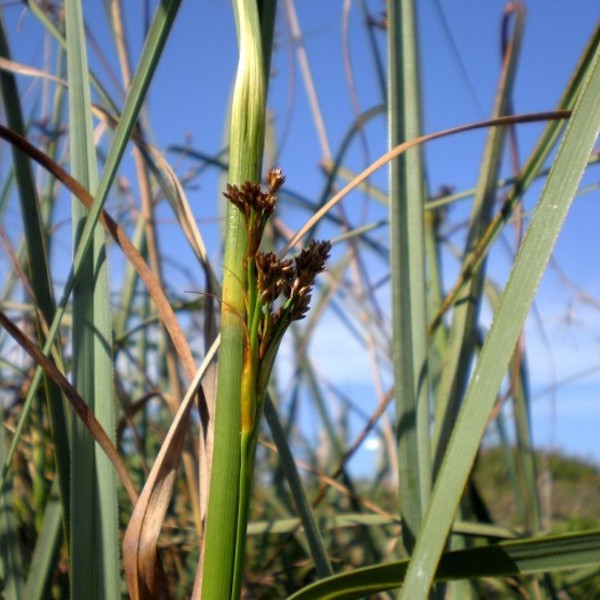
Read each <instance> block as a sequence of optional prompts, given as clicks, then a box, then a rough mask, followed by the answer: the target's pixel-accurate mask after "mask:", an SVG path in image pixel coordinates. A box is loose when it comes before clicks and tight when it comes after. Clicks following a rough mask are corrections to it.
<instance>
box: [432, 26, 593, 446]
mask: <svg viewBox="0 0 600 600" xmlns="http://www.w3.org/2000/svg"><path fill="white" fill-rule="evenodd" d="M599 43H600V24H598V26H597V27H596V29H595V30H594V32H593V34H592V36H591V37H590V39H589V41H588V43H587V45H586V47H585V49H584V51H583V53H582V55H581V57H580V59H579V62H578V64H577V66H576V67H575V70H574V72H573V75H572V77H571V79H570V80H569V84H568V86H567V88H566V89H565V91H564V93H563V95H562V96H561V99H560V101H559V103H558V109H559V110H561V109H562V110H564V109H569V110H570V109H572V108H573V105H574V103H575V100H576V99H577V97H578V95H579V92H580V90H581V85H582V83H583V81H584V80H585V76H586V73H587V72H588V69H589V65H590V64H591V62H592V61H593V58H594V52H595V49H596V47H597V46H598V44H599ZM563 126H564V123H563V122H562V121H561V120H555V119H551V120H549V121H548V123H547V124H546V126H545V128H544V131H543V132H542V134H541V135H540V137H539V139H538V142H537V144H536V146H535V148H534V149H533V150H532V152H531V154H530V156H529V158H528V160H527V162H526V163H525V165H524V166H523V168H522V170H521V175H520V177H518V178H517V179H516V180H515V181H512V182H511V185H512V186H513V187H512V190H511V192H510V194H509V196H508V197H507V199H506V201H505V202H504V205H503V207H502V209H501V210H500V211H498V213H497V214H496V216H495V217H494V219H493V220H492V222H491V223H490V225H489V227H488V229H487V231H486V232H485V234H484V236H483V238H482V239H481V241H480V242H479V244H478V245H477V247H476V248H474V250H473V252H472V254H471V256H470V257H469V258H468V259H467V260H465V261H464V263H463V265H462V271H461V274H460V276H459V277H458V280H457V282H456V283H455V285H454V287H453V289H452V290H451V291H450V293H449V294H448V295H447V296H446V298H445V299H444V302H443V304H442V306H441V308H440V310H439V311H438V313H437V314H436V315H435V317H434V318H433V320H432V321H431V323H430V325H429V333H432V332H433V331H434V330H435V329H436V328H437V327H438V326H439V325H440V323H441V318H442V316H443V315H444V314H445V312H446V311H447V310H448V308H449V307H450V306H451V305H453V304H454V303H455V302H456V298H457V297H458V295H459V293H460V292H461V291H462V289H463V287H464V285H465V284H466V282H467V281H468V280H469V278H470V276H471V274H472V273H473V271H474V270H476V269H477V266H478V265H479V263H480V262H481V260H482V259H483V258H484V257H485V256H486V255H487V251H488V250H489V248H490V246H491V244H492V243H493V242H494V240H495V239H496V238H497V237H498V235H499V234H500V232H501V231H502V228H503V227H504V225H505V224H506V221H507V220H508V219H509V218H510V216H511V214H512V210H513V208H514V207H515V205H516V204H517V202H519V201H520V199H521V197H522V194H523V192H524V191H525V190H526V189H527V188H528V187H529V186H530V185H531V183H532V182H533V181H534V180H535V179H536V178H537V177H539V176H540V175H543V174H546V170H545V169H544V168H543V167H544V163H545V162H546V160H547V159H548V156H549V155H550V152H551V151H552V149H553V148H554V146H555V144H556V141H557V140H558V137H559V136H560V134H561V132H562V130H563ZM590 158H592V157H590ZM435 435H436V436H437V435H438V434H437V433H436V434H435Z"/></svg>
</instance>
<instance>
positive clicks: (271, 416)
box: [265, 395, 333, 577]
mask: <svg viewBox="0 0 600 600" xmlns="http://www.w3.org/2000/svg"><path fill="white" fill-rule="evenodd" d="M265 418H266V420H267V423H268V424H269V429H270V430H271V434H272V435H273V441H274V442H275V445H276V446H277V451H278V452H279V460H280V461H281V468H282V469H283V471H284V473H285V477H286V479H287V481H288V484H289V486H290V491H291V492H292V495H293V497H294V502H295V503H296V508H297V510H298V514H299V515H300V521H301V523H302V525H303V526H304V532H305V534H306V537H307V540H308V544H309V547H310V551H311V556H312V559H313V560H314V561H315V569H316V571H317V575H318V576H319V577H327V576H329V575H333V569H332V568H331V563H330V562H329V557H328V556H327V551H326V548H325V544H324V543H323V538H322V537H321V532H320V531H319V527H318V524H317V521H316V518H315V514H314V512H313V511H312V508H311V506H310V501H309V500H308V498H307V496H306V493H305V491H304V488H303V486H302V482H301V480H300V475H299V474H298V469H297V468H296V463H295V461H294V457H293V455H292V451H291V449H290V447H289V444H288V441H287V437H286V435H285V431H284V429H283V427H282V425H281V423H280V421H279V416H278V415H277V409H276V408H275V406H274V405H273V402H272V400H271V398H270V396H268V395H267V398H266V400H265Z"/></svg>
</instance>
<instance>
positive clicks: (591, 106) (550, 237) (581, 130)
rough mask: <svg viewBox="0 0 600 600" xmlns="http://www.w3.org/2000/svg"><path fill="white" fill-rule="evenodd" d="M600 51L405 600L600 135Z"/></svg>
mask: <svg viewBox="0 0 600 600" xmlns="http://www.w3.org/2000/svg"><path fill="white" fill-rule="evenodd" d="M598 97H600V48H598V49H597V50H596V55H595V58H594V60H593V62H592V64H591V65H590V70H589V75H588V79H587V80H586V82H585V83H584V84H583V86H582V91H581V95H580V97H579V99H578V101H577V104H576V106H575V109H574V111H573V117H572V120H571V121H570V122H569V126H568V128H567V131H566V133H565V138H564V140H563V143H562V144H561V147H560V149H559V152H558V155H557V158H556V161H555V163H554V165H553V168H552V171H551V172H550V175H549V177H548V181H547V184H546V186H545V188H544V191H543V192H542V196H541V198H540V200H539V202H538V205H537V207H536V211H535V214H534V217H533V219H532V222H531V225H530V226H529V229H528V231H527V234H526V236H525V239H524V240H523V245H522V246H521V249H520V251H519V253H518V255H517V258H516V260H515V264H514V267H513V270H512V273H511V276H510V278H509V281H508V283H507V286H506V289H505V291H504V294H503V297H502V300H501V303H500V307H499V309H498V312H497V314H496V316H495V318H494V321H493V323H492V327H491V330H490V332H489V334H488V336H487V338H486V340H485V343H484V346H483V349H482V351H481V355H480V358H479V361H478V363H477V367H476V369H475V372H474V374H473V378H472V380H471V383H470V385H469V388H468V390H467V395H466V397H465V400H464V404H463V407H462V409H461V411H460V415H459V418H458V421H457V423H456V426H455V428H454V433H453V435H452V437H451V440H450V443H449V446H448V451H447V454H446V456H445V458H444V462H443V463H442V467H441V470H440V474H439V477H438V480H437V483H436V485H435V488H434V491H433V494H432V498H431V502H430V505H429V507H428V510H427V515H426V518H425V522H424V524H423V528H422V529H421V531H420V533H419V537H418V539H417V545H416V548H415V552H414V555H413V559H412V561H411V564H410V567H409V570H408V573H407V576H406V583H405V585H404V587H403V590H402V597H403V598H405V599H406V600H409V599H410V600H418V599H420V598H425V597H426V596H427V594H428V592H429V588H430V586H431V583H432V581H433V577H434V573H435V569H436V566H437V563H438V560H439V558H440V556H441V554H442V551H443V548H444V544H445V542H446V538H447V535H448V532H449V530H450V527H451V525H452V519H453V518H454V515H455V513H456V508H457V506H458V502H459V501H460V497H461V494H462V490H463V489H464V485H465V482H466V480H467V477H468V474H469V471H470V469H471V466H472V464H473V461H474V459H475V455H476V453H477V448H478V446H479V443H480V441H481V438H482V436H483V432H484V430H485V427H486V424H487V419H488V417H489V414H490V411H491V409H492V407H493V404H494V401H495V399H496V394H497V392H498V389H499V387H500V383H501V381H502V378H503V377H504V375H505V373H506V368H507V366H508V362H509V360H510V357H511V356H512V353H513V351H514V347H515V344H516V341H517V337H518V335H519V332H520V330H521V327H522V326H523V323H524V321H525V318H526V316H527V313H528V312H529V309H530V307H531V303H532V301H533V297H534V294H535V291H536V289H537V286H538V283H539V281H540V279H541V277H542V274H543V272H544V268H545V266H546V264H547V263H548V260H549V258H550V254H551V252H552V249H553V247H554V243H555V241H556V238H557V237H558V234H559V232H560V230H561V228H562V225H563V222H564V219H565V217H566V215H567V212H568V209H569V206H570V204H571V201H572V199H573V197H574V195H575V192H576V190H577V185H578V183H579V181H580V179H581V176H582V173H583V169H584V168H585V165H586V162H587V160H588V157H589V154H590V152H591V151H592V148H593V145H594V142H595V140H596V137H597V134H598V129H599V127H600V103H599V102H598Z"/></svg>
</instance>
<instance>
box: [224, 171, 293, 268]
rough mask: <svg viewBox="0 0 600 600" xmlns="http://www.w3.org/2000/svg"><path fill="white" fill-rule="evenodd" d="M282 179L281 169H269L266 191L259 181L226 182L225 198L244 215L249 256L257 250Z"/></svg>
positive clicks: (273, 207)
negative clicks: (240, 183) (232, 183)
mask: <svg viewBox="0 0 600 600" xmlns="http://www.w3.org/2000/svg"><path fill="white" fill-rule="evenodd" d="M284 181H285V177H284V176H283V174H282V172H281V169H271V170H270V171H269V172H268V173H267V186H268V190H267V191H266V192H263V190H262V188H261V186H260V183H254V182H252V181H245V182H244V183H243V184H242V185H241V187H240V186H237V185H231V184H229V183H228V184H227V191H226V192H223V195H224V196H225V198H227V199H228V200H229V201H230V202H231V203H232V204H234V205H235V206H237V208H239V210H240V212H241V213H242V215H243V216H244V220H245V221H246V229H247V230H248V255H249V256H254V255H255V254H256V253H257V252H258V247H259V245H260V240H261V238H262V235H263V232H264V230H265V226H266V224H267V221H268V220H269V218H270V217H271V215H272V214H273V211H274V210H275V204H276V203H277V192H278V191H279V188H281V186H282V185H283V183H284Z"/></svg>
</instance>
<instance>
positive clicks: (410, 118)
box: [388, 0, 431, 553]
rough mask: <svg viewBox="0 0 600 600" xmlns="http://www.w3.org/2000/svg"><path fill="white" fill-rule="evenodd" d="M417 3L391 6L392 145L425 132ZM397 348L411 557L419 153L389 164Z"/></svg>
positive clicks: (424, 389) (418, 334) (421, 275)
mask: <svg viewBox="0 0 600 600" xmlns="http://www.w3.org/2000/svg"><path fill="white" fill-rule="evenodd" d="M420 107H421V97H420V82H419V64H418V41H417V28H416V16H415V5H414V2H413V0H403V1H402V2H390V4H389V7H388V123H389V134H388V135H389V147H390V148H393V147H394V146H397V145H398V144H400V143H402V142H404V141H406V140H407V139H412V138H416V137H418V136H419V135H420V129H421V112H420V111H421V109H420ZM389 194H390V263H391V285H392V319H393V321H392V344H393V361H394V381H395V383H394V387H395V389H396V416H395V422H396V425H395V429H396V444H397V456H398V476H399V485H400V510H401V514H402V523H403V526H402V540H403V543H404V547H405V549H406V550H407V551H408V552H409V553H410V552H411V550H412V547H413V545H414V540H415V536H416V533H417V531H418V530H419V527H420V524H421V520H422V518H423V513H424V510H425V509H424V506H425V505H426V503H427V500H428V497H429V489H430V486H431V459H430V450H429V406H428V403H429V399H428V394H429V386H428V382H427V379H428V374H427V346H426V327H427V315H426V312H425V311H426V298H425V237H424V227H425V225H424V215H423V211H424V206H425V194H424V177H423V165H422V155H421V149H420V148H414V149H412V150H409V151H407V152H406V153H405V154H403V155H402V156H401V157H399V158H398V159H397V160H395V161H393V162H392V163H390V170H389Z"/></svg>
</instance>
